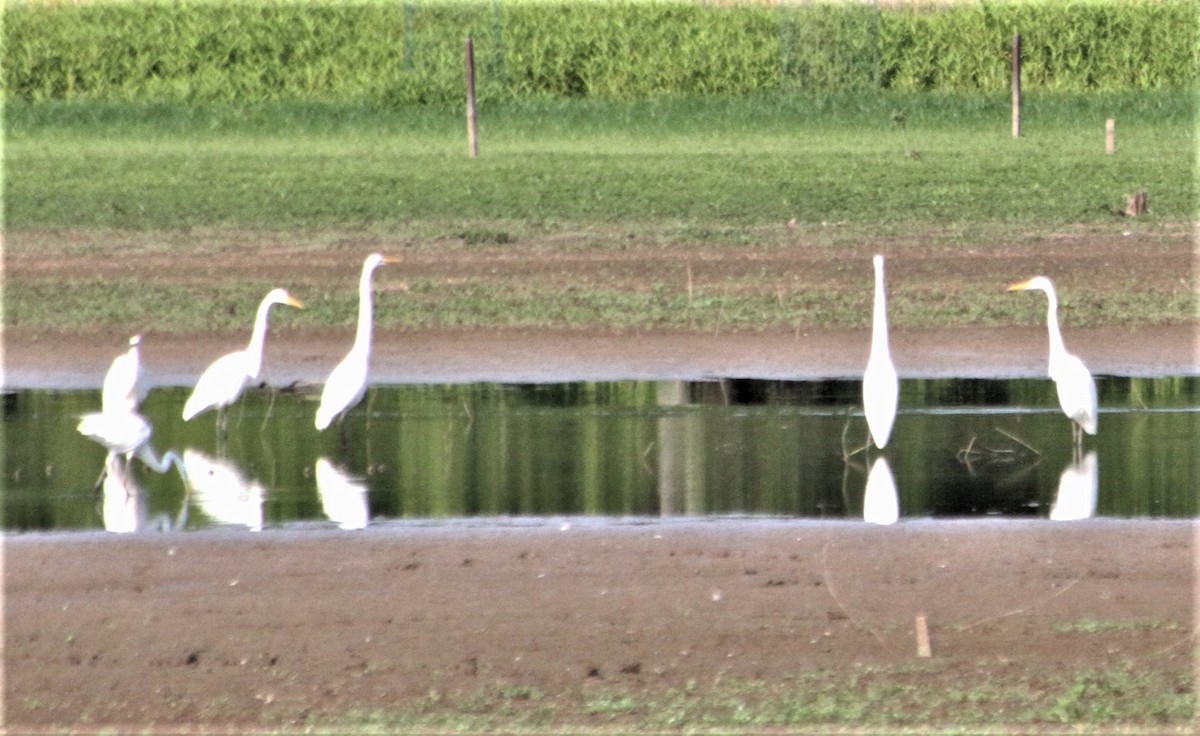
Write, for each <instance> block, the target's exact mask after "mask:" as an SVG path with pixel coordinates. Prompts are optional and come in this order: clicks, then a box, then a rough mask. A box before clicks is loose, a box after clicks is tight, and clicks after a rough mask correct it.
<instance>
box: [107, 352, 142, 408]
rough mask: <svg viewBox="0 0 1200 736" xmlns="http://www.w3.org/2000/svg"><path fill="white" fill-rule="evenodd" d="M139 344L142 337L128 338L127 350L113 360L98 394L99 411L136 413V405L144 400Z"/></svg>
mask: <svg viewBox="0 0 1200 736" xmlns="http://www.w3.org/2000/svg"><path fill="white" fill-rule="evenodd" d="M141 342H142V336H141V335H134V336H133V337H131V338H129V350H127V351H126V352H124V353H121V354H120V355H118V356H117V357H115V358H113V362H112V365H110V366H109V368H108V373H106V374H105V376H104V387H103V389H102V390H101V392H100V409H101V411H103V412H122V411H136V410H137V407H138V404H140V403H141V401H142V399H144V398H146V392H147V389H146V386H145V384H144V383H143V379H144V377H145V372H144V371H143V369H142V359H141V353H140V352H139V351H138V345H139V344H140V343H141Z"/></svg>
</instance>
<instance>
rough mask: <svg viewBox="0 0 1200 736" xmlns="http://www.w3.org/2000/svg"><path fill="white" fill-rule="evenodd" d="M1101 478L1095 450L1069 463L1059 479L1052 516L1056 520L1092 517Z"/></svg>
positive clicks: (1094, 511)
mask: <svg viewBox="0 0 1200 736" xmlns="http://www.w3.org/2000/svg"><path fill="white" fill-rule="evenodd" d="M1099 480H1100V479H1099V474H1098V472H1097V461H1096V451H1095V450H1092V451H1091V452H1089V453H1088V454H1087V455H1086V456H1085V457H1084V458H1083V459H1082V460H1079V461H1077V462H1074V463H1072V464H1070V465H1068V466H1067V467H1066V469H1065V470H1063V472H1062V476H1060V477H1059V479H1058V495H1057V496H1055V498H1054V505H1053V506H1051V507H1050V518H1051V519H1053V520H1054V521H1075V520H1077V519H1090V518H1092V516H1093V515H1094V514H1095V513H1096V491H1097V488H1098V487H1099Z"/></svg>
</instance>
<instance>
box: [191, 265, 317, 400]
mask: <svg viewBox="0 0 1200 736" xmlns="http://www.w3.org/2000/svg"><path fill="white" fill-rule="evenodd" d="M274 304H287V305H288V306H292V307H303V306H304V305H303V304H302V303H301V302H300V300H299V299H296V298H295V297H293V296H292V295H291V294H288V293H287V291H285V290H284V289H272V290H271V292H270V293H268V294H267V296H266V297H264V298H263V300H262V303H261V304H259V305H258V313H257V314H256V315H255V317H254V331H253V332H252V333H251V334H250V344H248V345H247V346H246V348H245V349H244V350H235V351H234V352H232V353H227V354H225V355H222V356H221V357H220V358H217V359H216V360H215V361H214V362H213V364H212V365H210V366H209V367H208V368H206V369H205V370H204V373H202V374H200V379H199V380H198V381H196V388H195V389H194V390H193V391H192V395H191V396H190V397H188V400H187V403H186V404H184V405H183V419H184V421H188V420H190V419H191V418H192V417H194V416H196V415H197V414H199V413H200V412H202V411H204V410H206V409H209V408H212V407H214V406H215V407H216V408H217V411H218V412H221V411H222V410H223V409H224V408H225V407H226V406H229V405H230V404H232V403H233V402H235V401H237V399H238V397H239V396H241V395H242V391H244V390H245V388H246V386H248V385H250V383H251V382H252V381H254V380H256V379H257V378H258V373H259V370H261V369H262V360H263V349H264V347H265V344H266V338H267V313H268V312H269V311H270V309H271V306H272V305H274ZM222 418H223V416H222ZM218 421H219V420H218Z"/></svg>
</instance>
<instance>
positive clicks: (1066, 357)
mask: <svg viewBox="0 0 1200 736" xmlns="http://www.w3.org/2000/svg"><path fill="white" fill-rule="evenodd" d="M1008 290H1009V291H1029V290H1038V291H1043V292H1045V293H1046V298H1047V299H1048V300H1049V303H1050V304H1049V310H1048V311H1047V314H1046V329H1047V330H1048V331H1049V333H1050V371H1049V372H1050V378H1051V379H1053V380H1054V385H1055V387H1056V388H1057V389H1058V404H1059V406H1061V407H1062V410H1063V413H1064V414H1066V415H1067V417H1068V418H1069V419H1070V420H1071V439H1072V440H1073V441H1074V446H1075V450H1076V452H1078V451H1079V450H1080V448H1082V446H1083V432H1087V433H1088V434H1096V422H1097V419H1098V414H1097V411H1096V382H1095V381H1094V380H1092V373H1091V371H1089V370H1088V369H1087V366H1086V365H1084V364H1083V361H1082V360H1080V359H1079V358H1078V357H1077V356H1075V355H1072V354H1071V353H1068V352H1067V348H1066V346H1064V345H1063V339H1062V331H1061V330H1059V328H1058V294H1057V293H1055V291H1054V284H1052V283H1051V282H1050V279H1048V278H1046V277H1045V276H1034V277H1033V278H1031V279H1028V280H1026V281H1021V282H1018V283H1015V284H1013V285H1012V286H1010V287H1008Z"/></svg>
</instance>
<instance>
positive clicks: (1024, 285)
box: [1006, 279, 1033, 291]
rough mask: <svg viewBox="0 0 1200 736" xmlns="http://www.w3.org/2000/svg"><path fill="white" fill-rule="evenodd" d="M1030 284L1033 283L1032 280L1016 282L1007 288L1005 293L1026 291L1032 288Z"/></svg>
mask: <svg viewBox="0 0 1200 736" xmlns="http://www.w3.org/2000/svg"><path fill="white" fill-rule="evenodd" d="M1032 282H1033V279H1025V280H1024V281H1018V282H1017V283H1015V284H1013V285H1012V286H1010V287H1008V289H1006V291H1026V290H1027V289H1030V288H1031V287H1032Z"/></svg>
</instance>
